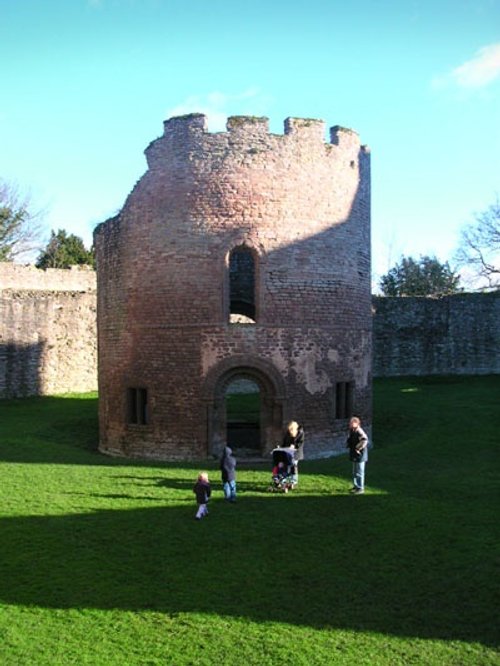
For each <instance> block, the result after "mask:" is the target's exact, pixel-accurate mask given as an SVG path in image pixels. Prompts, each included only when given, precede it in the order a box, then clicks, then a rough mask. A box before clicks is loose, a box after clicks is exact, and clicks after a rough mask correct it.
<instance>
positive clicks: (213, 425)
mask: <svg viewBox="0 0 500 666" xmlns="http://www.w3.org/2000/svg"><path fill="white" fill-rule="evenodd" d="M238 392H239V395H238ZM203 394H204V399H205V402H206V406H207V412H206V413H207V453H208V454H211V455H214V456H219V455H220V454H221V452H222V450H223V448H224V446H227V445H232V446H233V447H234V448H235V452H236V454H237V455H239V456H240V457H244V456H245V455H247V456H261V455H265V454H267V453H269V452H270V451H271V450H272V449H273V448H274V447H275V446H276V445H277V443H278V442H280V441H281V436H282V425H283V403H284V400H285V386H284V382H283V379H282V377H281V375H280V373H279V372H278V371H277V369H276V368H275V367H274V366H273V365H272V364H271V363H269V362H268V361H263V360H261V359H252V360H251V361H250V359H249V358H248V357H233V358H231V359H225V360H224V361H222V362H221V363H220V364H219V365H218V366H217V367H215V368H213V369H212V370H211V371H210V373H209V375H208V376H207V378H206V381H205V383H204V387H203Z"/></svg>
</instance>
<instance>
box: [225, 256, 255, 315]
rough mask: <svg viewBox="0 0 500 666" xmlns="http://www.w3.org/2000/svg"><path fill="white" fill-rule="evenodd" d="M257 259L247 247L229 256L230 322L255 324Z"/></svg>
mask: <svg viewBox="0 0 500 666" xmlns="http://www.w3.org/2000/svg"><path fill="white" fill-rule="evenodd" d="M255 316H256V307H255V259H254V256H253V253H252V252H251V251H250V250H249V249H248V248H245V247H238V248H236V249H234V250H233V251H232V252H231V254H230V255H229V321H230V322H231V323H247V324H250V323H255Z"/></svg>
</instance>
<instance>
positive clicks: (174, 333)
mask: <svg viewBox="0 0 500 666" xmlns="http://www.w3.org/2000/svg"><path fill="white" fill-rule="evenodd" d="M324 135H325V126H324V123H323V122H322V121H320V120H312V119H299V118H288V119H287V120H286V121H285V124H284V134H283V135H277V134H272V133H270V132H269V128H268V120H267V118H256V117H241V116H236V117H231V118H229V119H228V121H227V131H225V132H218V133H210V132H208V131H207V126H206V118H205V116H204V115H201V114H192V115H189V116H183V117H176V118H171V119H169V120H167V121H165V123H164V134H163V136H161V137H160V138H158V139H157V140H155V141H153V142H152V143H151V144H150V145H149V146H148V148H147V149H146V158H147V164H148V170H147V171H146V173H145V174H144V176H143V177H142V178H141V179H140V180H139V182H138V183H137V184H136V186H135V187H134V189H133V190H132V192H131V194H130V195H129V196H128V198H127V200H126V202H125V205H124V206H123V209H122V210H121V212H120V213H119V214H118V215H117V216H116V217H114V218H112V219H110V220H108V221H107V222H104V223H103V224H101V225H99V226H98V227H97V229H96V230H95V234H94V242H95V247H96V256H97V285H98V288H97V298H98V300H97V317H98V350H99V370H98V384H99V421H100V450H101V451H102V452H105V453H109V454H112V455H124V456H130V457H141V458H152V459H162V460H176V459H179V460H180V459H195V458H205V457H208V456H212V455H218V453H219V452H220V450H221V448H222V447H223V446H224V445H225V444H226V442H227V443H229V444H232V445H233V446H234V447H235V448H236V450H237V451H238V448H240V449H241V451H243V450H244V449H245V451H248V450H250V451H251V452H253V453H254V454H256V455H263V454H265V453H267V452H268V451H269V450H270V449H272V448H273V446H275V445H276V443H278V442H280V441H281V438H282V432H283V429H284V427H285V424H286V423H287V421H288V420H290V419H292V418H293V419H295V420H298V421H300V422H302V423H304V426H305V430H306V453H307V456H308V457H321V456H327V455H331V454H333V453H336V452H338V451H339V450H341V449H342V448H343V442H344V439H345V430H346V426H347V420H348V417H349V416H350V415H351V414H352V413H356V414H358V415H360V416H361V418H362V419H363V422H364V424H365V425H366V426H367V427H368V428H369V427H370V424H371V390H372V389H371V355H372V333H371V331H372V314H371V293H370V155H369V151H368V150H367V149H366V147H364V146H362V145H360V141H359V138H358V135H357V134H356V133H355V132H353V131H351V130H348V129H345V128H341V127H333V128H331V130H330V143H326V142H325V139H324ZM238 394H243V395H244V396H245V398H248V399H249V400H250V401H251V402H252V405H253V406H252V408H251V410H250V412H249V413H251V414H253V416H252V417H251V418H249V417H248V415H247V417H246V418H245V419H241V418H240V417H239V416H238V412H237V410H236V411H235V408H234V406H233V402H232V401H231V396H233V397H234V396H235V395H238ZM239 418H240V421H238V419H239Z"/></svg>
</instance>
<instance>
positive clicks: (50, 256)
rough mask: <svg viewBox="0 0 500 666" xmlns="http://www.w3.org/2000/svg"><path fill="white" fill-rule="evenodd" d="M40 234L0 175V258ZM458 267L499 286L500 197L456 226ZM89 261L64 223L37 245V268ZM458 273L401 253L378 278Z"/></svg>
mask: <svg viewBox="0 0 500 666" xmlns="http://www.w3.org/2000/svg"><path fill="white" fill-rule="evenodd" d="M41 237H42V225H41V213H39V212H36V211H33V208H32V206H31V203H30V200H29V197H27V196H22V195H21V194H20V193H19V190H18V189H17V188H16V187H15V186H13V185H12V184H9V183H7V182H6V181H2V180H0V261H15V260H18V259H19V258H21V257H23V256H25V255H27V254H32V253H33V251H34V250H36V249H37V247H39V245H40V239H41ZM455 260H456V264H457V266H458V267H464V268H465V267H467V268H468V269H469V270H470V271H471V272H472V274H473V275H475V276H476V277H477V278H478V279H481V280H482V282H483V284H484V285H485V287H486V288H487V289H500V199H499V198H498V197H497V199H496V201H495V202H494V203H493V204H492V205H491V206H489V207H488V208H487V209H486V210H485V211H482V212H481V213H479V214H477V215H476V216H475V218H474V220H473V221H472V222H471V223H469V224H467V225H465V226H464V227H463V229H462V231H461V236H460V241H459V246H458V250H457V253H456V256H455ZM75 264H76V265H89V266H92V267H95V253H94V248H93V247H91V248H90V249H87V248H86V247H85V245H84V243H83V240H82V239H81V238H80V237H79V236H75V235H74V234H68V233H67V232H66V231H65V230H64V229H59V230H58V231H57V232H54V231H51V234H50V239H49V241H48V243H47V244H46V245H45V246H44V247H42V248H40V249H39V254H38V258H37V260H36V266H37V267H38V268H69V267H70V266H73V265H75ZM460 280H461V277H460V274H459V273H458V272H457V269H452V268H451V267H450V265H449V262H448V261H446V262H444V263H443V262H440V261H439V260H438V259H437V258H436V257H435V256H427V255H426V256H420V257H418V258H414V257H411V256H410V257H405V256H403V257H401V259H400V260H399V261H398V262H397V263H396V264H395V265H394V266H393V267H392V268H391V269H390V270H389V271H388V272H387V273H386V274H385V275H383V276H382V277H381V278H380V282H379V287H380V290H381V292H382V294H383V295H384V296H443V295H447V294H454V293H457V292H459V291H462V287H461V284H460Z"/></svg>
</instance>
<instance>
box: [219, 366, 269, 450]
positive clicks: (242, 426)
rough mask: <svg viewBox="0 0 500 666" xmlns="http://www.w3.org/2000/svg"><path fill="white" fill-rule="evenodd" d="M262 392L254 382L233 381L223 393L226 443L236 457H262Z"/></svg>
mask: <svg viewBox="0 0 500 666" xmlns="http://www.w3.org/2000/svg"><path fill="white" fill-rule="evenodd" d="M260 394H261V391H260V387H259V385H258V384H257V382H255V381H254V380H253V379H249V378H248V377H245V376H241V377H238V376H236V377H234V378H233V379H232V380H231V381H230V382H229V383H228V384H227V386H226V390H225V393H224V399H225V408H226V441H227V443H228V445H229V446H230V447H231V448H232V449H233V451H234V452H235V453H236V454H239V455H240V456H241V455H245V454H249V455H250V454H252V453H260V449H261V438H260V422H261V405H260V403H261V395H260Z"/></svg>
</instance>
